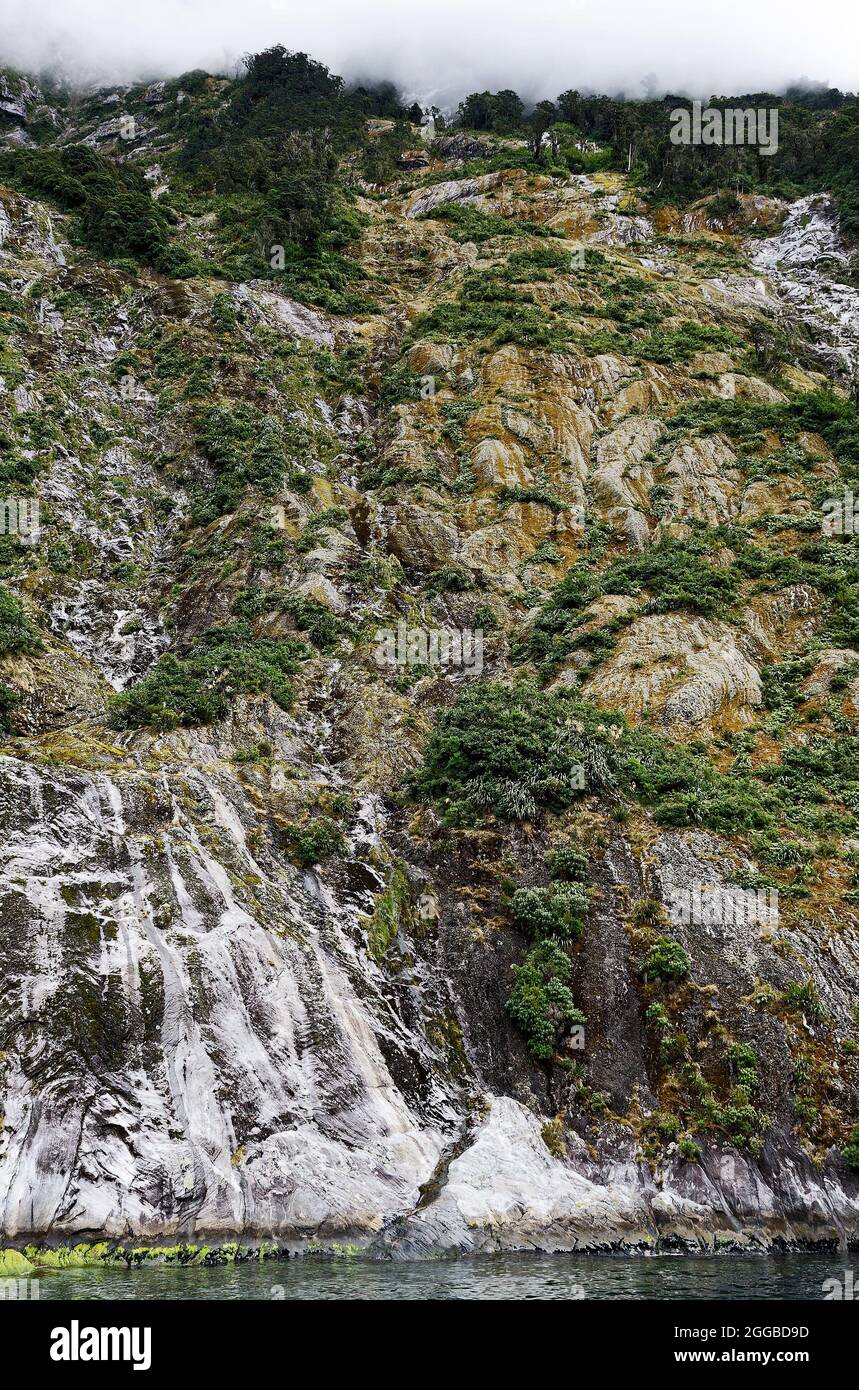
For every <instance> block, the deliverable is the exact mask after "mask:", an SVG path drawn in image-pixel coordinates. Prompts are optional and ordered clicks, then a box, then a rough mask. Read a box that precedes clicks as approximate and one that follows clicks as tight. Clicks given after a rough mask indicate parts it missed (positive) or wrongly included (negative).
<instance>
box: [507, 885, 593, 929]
mask: <svg viewBox="0 0 859 1390" xmlns="http://www.w3.org/2000/svg"><path fill="white" fill-rule="evenodd" d="M589 896H590V895H589V893H588V890H587V889H586V888H584V887H583V886H582V884H580V883H554V884H553V885H552V887H551V888H517V890H516V892H515V893H514V894H513V899H512V902H511V907H512V910H513V916H514V918H515V919H516V922H517V924H518V925H519V926H520V927H522V929H523V931H526V932H527V933H528V935H529V936H534V937H537V938H538V939H544V938H547V937H558V938H559V939H560V940H562V941H578V940H579V938H580V937H581V934H582V931H583V929H584V917H585V913H586V912H587V908H588V899H589Z"/></svg>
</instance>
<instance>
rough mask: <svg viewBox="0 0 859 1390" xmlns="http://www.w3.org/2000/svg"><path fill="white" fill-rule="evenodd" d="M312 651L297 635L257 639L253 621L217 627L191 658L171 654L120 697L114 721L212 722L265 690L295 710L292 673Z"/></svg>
mask: <svg viewBox="0 0 859 1390" xmlns="http://www.w3.org/2000/svg"><path fill="white" fill-rule="evenodd" d="M307 654H308V652H307V648H306V647H305V646H304V644H303V643H301V642H297V641H295V639H294V638H285V639H277V640H270V639H268V638H262V637H254V636H253V634H252V631H251V628H250V627H249V626H248V624H247V623H233V624H232V625H230V626H227V627H216V628H211V629H210V630H209V631H208V632H207V633H205V635H204V636H203V637H202V638H201V639H200V640H199V641H198V642H197V643H196V644H195V646H194V647H193V648H192V650H191V651H190V652H189V653H188V655H187V656H184V657H180V656H176V655H174V654H173V653H166V654H165V655H164V656H161V657H159V659H158V661H157V662H156V663H155V665H154V666H153V667H152V669H151V670H150V671H148V672H147V674H146V675H145V676H144V677H143V680H142V681H140V682H139V684H138V685H135V686H132V688H131V689H130V690H125V691H123V692H122V694H120V695H117V696H115V697H114V699H113V701H112V704H111V716H110V717H111V724H112V725H113V727H114V728H116V729H138V728H143V727H145V726H149V727H151V728H153V729H158V730H159V731H162V732H163V731H166V730H169V729H175V728H176V727H177V725H180V724H182V725H194V724H210V723H211V722H212V721H213V720H215V719H221V718H223V716H224V715H225V714H226V713H227V711H228V709H229V705H230V702H231V700H232V699H233V698H234V697H235V696H236V695H237V694H239V693H246V694H258V693H264V694H267V695H270V696H271V698H272V699H273V700H274V701H275V703H276V704H278V705H280V707H281V709H289V707H290V705H291V704H292V698H293V690H292V684H291V682H290V680H289V677H290V676H291V675H293V674H294V673H295V672H296V671H297V670H298V669H299V668H300V665H301V662H302V660H303V659H304V658H305V657H306V656H307Z"/></svg>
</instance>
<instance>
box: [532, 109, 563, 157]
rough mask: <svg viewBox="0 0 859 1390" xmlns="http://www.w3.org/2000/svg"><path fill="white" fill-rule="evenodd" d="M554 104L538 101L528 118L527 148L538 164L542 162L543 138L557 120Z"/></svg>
mask: <svg viewBox="0 0 859 1390" xmlns="http://www.w3.org/2000/svg"><path fill="white" fill-rule="evenodd" d="M557 115H558V113H557V111H556V110H555V104H554V102H551V101H538V103H537V105H536V106H535V107H534V110H533V111H532V112H531V115H530V116H529V117H528V148H529V150H530V151H531V154H532V155H533V156H534V159H535V160H536V162H537V163H538V164H542V162H543V136H544V135H545V134H546V132H547V131H548V130H549V129H550V128H551V126H552V125H553V124H554V122H555V120H556V119H557Z"/></svg>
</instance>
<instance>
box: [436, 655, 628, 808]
mask: <svg viewBox="0 0 859 1390" xmlns="http://www.w3.org/2000/svg"><path fill="white" fill-rule="evenodd" d="M605 718H606V719H607V720H609V721H611V720H612V719H613V720H614V722H615V723H616V724H621V723H622V721H620V720H619V719H618V718H617V717H614V716H611V715H608V716H605ZM600 723H601V716H600V715H599V713H598V712H597V711H594V710H592V709H590V708H589V707H588V706H586V705H584V704H582V703H581V702H578V701H576V700H575V699H574V698H572V697H571V696H569V695H568V694H563V693H562V694H558V695H546V694H544V693H543V692H541V691H540V690H539V689H538V687H537V686H535V685H529V684H524V683H523V684H520V685H514V686H507V685H502V684H499V683H495V682H491V681H475V682H474V683H473V684H471V685H470V686H468V688H467V689H466V690H465V691H463V693H462V694H461V695H460V697H459V699H458V700H457V702H456V704H455V705H453V707H452V708H451V709H449V710H446V711H444V713H443V714H441V716H440V717H439V719H438V721H437V723H436V726H435V729H434V730H433V733H432V734H431V736H430V739H429V743H428V744H427V748H426V751H425V755H424V763H423V767H422V768H421V769H420V770H419V772H418V773H417V775H416V776H415V778H414V780H413V784H412V785H413V790H414V791H415V792H416V793H417V794H418V795H419V796H422V797H424V798H427V799H431V800H433V801H436V802H437V803H438V804H439V805H440V806H441V807H442V808H443V809H444V813H445V820H446V821H447V823H448V824H452V825H459V824H466V823H469V822H472V821H473V820H474V819H475V818H476V817H480V816H481V815H484V814H486V813H487V812H489V811H490V810H491V811H492V812H494V814H495V815H496V816H498V817H500V818H501V819H505V820H514V819H517V820H529V819H533V818H534V817H535V816H536V815H537V813H538V811H539V810H540V809H541V808H546V809H550V810H561V809H563V808H564V807H566V806H569V805H570V804H571V803H572V802H573V801H574V800H575V798H576V797H577V796H578V795H579V794H580V793H581V792H582V791H583V790H584V788H585V787H587V790H588V791H589V792H593V791H594V790H599V789H600V788H601V787H605V786H607V785H609V784H610V782H611V780H612V753H611V748H610V745H609V742H608V740H607V738H606V737H605V732H603V733H602V734H600V733H599V732H598V731H597V725H599V724H600ZM602 727H603V731H604V730H605V727H606V726H605V725H603V726H602Z"/></svg>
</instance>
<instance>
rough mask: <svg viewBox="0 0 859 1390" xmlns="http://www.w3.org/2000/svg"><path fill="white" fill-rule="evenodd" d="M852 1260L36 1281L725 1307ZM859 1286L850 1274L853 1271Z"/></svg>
mask: <svg viewBox="0 0 859 1390" xmlns="http://www.w3.org/2000/svg"><path fill="white" fill-rule="evenodd" d="M851 1258H852V1262H853V1263H854V1264H855V1263H857V1259H856V1257H855V1256H853V1257H851V1256H849V1255H847V1256H844V1255H839V1254H833V1255H826V1256H821V1255H788V1256H784V1257H782V1258H780V1259H769V1258H763V1257H760V1258H759V1257H755V1256H731V1255H726V1256H722V1257H721V1258H706V1257H696V1258H694V1259H693V1258H687V1257H683V1256H670V1255H664V1256H650V1257H641V1258H630V1257H620V1256H618V1257H613V1256H601V1257H600V1256H588V1255H497V1256H486V1257H483V1258H471V1259H463V1260H444V1261H440V1260H438V1261H436V1260H431V1261H421V1262H417V1261H415V1262H405V1263H387V1262H386V1263H375V1262H370V1261H364V1260H351V1259H341V1260H334V1261H319V1260H307V1259H305V1260H290V1261H284V1262H282V1263H280V1262H278V1263H275V1262H266V1263H263V1264H256V1263H254V1264H244V1265H225V1266H222V1267H220V1268H216V1269H193V1268H191V1269H177V1268H173V1267H170V1266H166V1265H153V1266H150V1267H148V1268H143V1269H137V1270H126V1269H75V1270H65V1271H63V1272H45V1273H44V1274H42V1275H41V1276H40V1277H39V1286H40V1287H39V1293H40V1297H41V1298H42V1299H43V1300H44V1299H80V1300H91V1299H124V1298H140V1299H159V1300H160V1299H194V1300H205V1299H230V1300H235V1299H257V1300H259V1299H272V1298H275V1299H289V1300H292V1299H305V1300H308V1299H335V1300H343V1299H362V1300H370V1301H375V1300H379V1299H394V1298H402V1299H413V1300H415V1299H433V1300H435V1299H444V1300H448V1299H511V1300H519V1299H571V1298H596V1299H611V1298H625V1299H629V1298H633V1299H659V1300H662V1299H683V1298H717V1299H726V1300H735V1299H739V1300H744V1299H745V1300H767V1299H783V1298H784V1299H813V1300H819V1299H821V1298H822V1297H823V1291H822V1284H823V1281H824V1280H825V1279H831V1278H843V1275H844V1271H845V1269H846V1268H850V1267H851ZM857 1280H859V1271H857Z"/></svg>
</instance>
